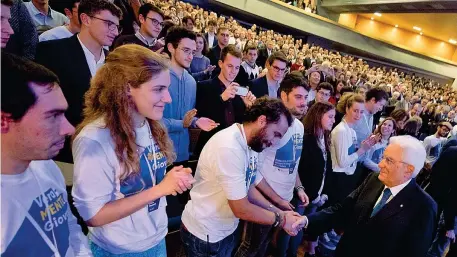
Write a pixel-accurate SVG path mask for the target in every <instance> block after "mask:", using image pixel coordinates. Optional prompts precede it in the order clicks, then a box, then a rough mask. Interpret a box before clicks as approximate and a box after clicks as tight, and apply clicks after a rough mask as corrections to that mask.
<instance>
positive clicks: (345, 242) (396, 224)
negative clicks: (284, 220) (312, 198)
mask: <svg viewBox="0 0 457 257" xmlns="http://www.w3.org/2000/svg"><path fill="white" fill-rule="evenodd" d="M383 190H384V184H382V183H381V181H379V179H378V177H377V175H376V174H371V175H370V176H369V177H368V178H367V179H366V180H365V181H364V183H363V184H362V185H361V186H360V187H358V188H357V189H356V190H355V191H354V192H352V193H351V194H350V195H349V196H348V197H346V199H345V200H344V201H343V202H342V204H336V205H334V206H332V207H329V208H326V209H324V210H322V211H319V212H316V213H313V214H311V215H309V217H308V218H309V226H308V229H307V231H308V233H310V234H313V235H316V234H320V233H322V232H325V231H329V230H330V229H331V228H334V229H335V230H336V231H342V232H344V234H343V235H342V237H341V239H340V241H339V243H338V246H337V248H336V254H335V256H336V257H342V256H344V257H367V256H370V257H422V256H425V255H426V254H427V250H428V248H429V247H430V244H431V243H432V239H433V237H434V235H435V227H436V225H435V224H436V221H437V205H436V203H435V201H434V200H433V199H432V198H431V197H430V196H429V195H428V194H427V193H425V192H424V191H423V190H422V189H421V188H420V187H419V186H418V185H417V183H416V182H415V180H414V179H412V180H411V181H410V183H409V184H408V185H407V186H406V187H405V188H403V190H401V191H400V192H399V193H398V194H397V195H396V196H395V197H394V198H393V199H392V200H391V201H389V202H388V203H387V204H386V205H385V206H384V207H383V208H382V209H381V210H380V211H379V212H378V213H377V214H376V215H375V216H374V217H372V218H370V215H371V212H372V211H373V208H374V205H375V203H376V201H377V199H378V197H379V196H380V195H381V194H382V191H383Z"/></svg>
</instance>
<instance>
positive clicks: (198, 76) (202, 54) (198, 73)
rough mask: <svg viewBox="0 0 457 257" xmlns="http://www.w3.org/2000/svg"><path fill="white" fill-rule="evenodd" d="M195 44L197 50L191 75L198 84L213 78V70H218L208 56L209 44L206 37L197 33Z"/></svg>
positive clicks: (191, 66)
mask: <svg viewBox="0 0 457 257" xmlns="http://www.w3.org/2000/svg"><path fill="white" fill-rule="evenodd" d="M195 42H196V43H197V48H196V50H195V55H194V58H193V59H192V62H191V63H190V73H191V74H192V77H194V79H195V80H196V81H197V82H198V81H203V80H207V79H209V78H211V74H212V72H213V70H214V69H215V68H216V66H215V65H211V63H210V60H209V58H208V57H206V55H207V54H208V43H207V42H206V40H205V37H204V36H203V35H202V34H200V33H197V37H196V40H195Z"/></svg>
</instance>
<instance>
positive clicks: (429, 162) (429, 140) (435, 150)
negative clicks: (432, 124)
mask: <svg viewBox="0 0 457 257" xmlns="http://www.w3.org/2000/svg"><path fill="white" fill-rule="evenodd" d="M451 130H452V125H451V123H449V122H440V123H439V124H438V128H437V130H436V133H435V134H433V135H430V136H428V137H426V138H425V139H424V147H425V151H426V152H427V157H426V158H425V166H426V167H427V168H430V169H431V168H432V167H433V164H435V162H436V161H437V160H438V157H439V156H440V153H441V148H442V144H443V142H445V141H446V140H447V135H448V134H449V131H451Z"/></svg>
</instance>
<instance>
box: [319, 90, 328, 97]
mask: <svg viewBox="0 0 457 257" xmlns="http://www.w3.org/2000/svg"><path fill="white" fill-rule="evenodd" d="M317 93H318V94H319V95H321V96H323V97H329V96H330V93H324V92H322V91H318V92H317Z"/></svg>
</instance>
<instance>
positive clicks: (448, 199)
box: [425, 139, 457, 257]
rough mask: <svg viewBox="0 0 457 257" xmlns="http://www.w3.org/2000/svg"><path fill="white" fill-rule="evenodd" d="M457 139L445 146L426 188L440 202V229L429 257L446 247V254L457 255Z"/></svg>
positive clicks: (438, 256)
mask: <svg viewBox="0 0 457 257" xmlns="http://www.w3.org/2000/svg"><path fill="white" fill-rule="evenodd" d="M455 167H457V140H456V139H452V140H450V141H448V143H447V144H446V145H444V146H443V151H442V153H441V154H440V157H439V158H438V160H437V161H436V163H435V165H433V168H432V172H431V177H430V184H429V185H428V187H427V188H426V189H425V190H426V192H427V193H429V194H430V196H431V197H432V198H433V199H434V200H435V201H436V202H437V204H438V217H440V221H439V223H438V230H437V232H436V235H435V239H434V240H433V243H432V245H431V246H430V249H429V250H428V255H427V257H442V256H444V255H443V254H444V252H445V251H446V248H447V247H448V246H450V247H449V252H448V253H447V255H446V256H449V257H451V256H456V253H457V245H456V244H455V242H454V240H455V235H456V234H457V205H456V204H455V199H456V198H457V173H456V172H455Z"/></svg>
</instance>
